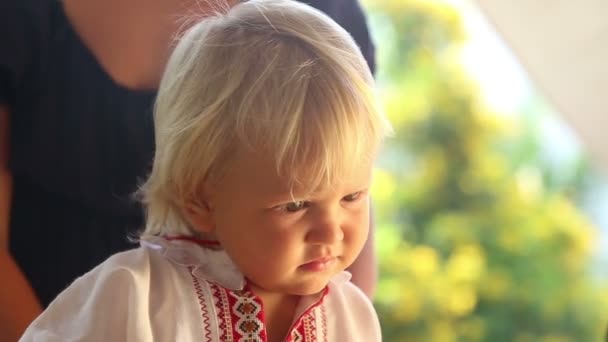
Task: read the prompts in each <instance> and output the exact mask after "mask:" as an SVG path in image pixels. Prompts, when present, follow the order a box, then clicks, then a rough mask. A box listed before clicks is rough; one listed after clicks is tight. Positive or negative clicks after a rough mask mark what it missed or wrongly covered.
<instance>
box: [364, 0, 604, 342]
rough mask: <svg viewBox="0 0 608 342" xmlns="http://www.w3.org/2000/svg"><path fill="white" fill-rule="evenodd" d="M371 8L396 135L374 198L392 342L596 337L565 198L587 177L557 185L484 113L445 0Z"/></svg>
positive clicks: (500, 120) (512, 131) (596, 302)
mask: <svg viewBox="0 0 608 342" xmlns="http://www.w3.org/2000/svg"><path fill="white" fill-rule="evenodd" d="M364 4H365V6H366V8H367V11H368V13H369V15H370V22H371V23H372V29H373V31H374V32H375V33H376V40H377V46H378V49H379V74H378V78H379V87H380V93H381V96H382V99H383V101H384V104H385V108H386V110H387V113H388V115H389V117H390V118H391V121H392V123H393V125H394V127H395V131H396V134H395V136H394V137H393V138H392V139H390V140H389V141H388V142H387V145H386V146H385V151H384V153H383V155H382V158H381V161H380V166H379V168H378V169H377V170H376V174H375V180H374V189H373V193H374V204H375V209H376V217H377V244H378V253H379V258H380V269H381V271H380V272H381V274H380V282H379V287H378V291H377V296H376V303H375V304H376V307H377V309H378V312H379V315H380V319H381V322H382V326H383V334H384V340H385V341H389V342H392V341H439V342H443V341H518V342H525V341H547V342H549V341H553V342H558V341H599V340H601V337H602V336H603V335H604V332H605V328H606V326H605V325H606V323H608V321H606V319H608V316H606V314H607V313H608V310H606V308H607V307H608V297H607V296H606V294H605V293H604V291H603V290H604V288H605V286H604V285H605V284H602V283H601V281H600V280H601V279H600V280H598V279H595V278H593V277H592V275H591V272H590V271H591V270H590V267H589V265H590V258H591V256H592V253H593V247H594V244H593V242H594V240H595V239H596V235H597V231H596V229H595V228H594V227H592V226H591V224H590V223H589V222H588V221H587V220H586V219H585V218H584V216H583V215H582V213H581V212H580V211H579V210H578V209H577V208H576V206H575V205H574V204H573V203H572V200H571V198H572V195H573V193H574V192H575V191H574V190H573V187H574V188H576V186H577V184H579V183H580V177H581V172H582V171H580V170H581V169H584V167H582V166H581V165H573V169H575V170H578V171H577V172H573V173H571V174H573V176H572V177H570V178H568V179H566V180H563V179H562V183H561V185H556V184H555V179H556V177H555V174H556V172H559V170H557V171H556V170H551V169H549V168H547V167H546V166H545V165H543V163H542V162H540V161H537V160H535V158H534V157H535V155H536V154H535V149H536V148H538V146H537V144H535V143H534V137H533V135H534V133H533V129H530V125H528V124H527V123H526V122H518V121H517V120H516V119H511V120H507V119H506V118H505V117H500V116H497V115H494V114H493V113H491V112H490V110H489V109H488V108H485V107H484V106H483V104H482V103H481V101H479V99H478V97H479V95H478V91H477V89H476V88H475V87H474V84H473V83H472V82H471V81H470V80H468V79H467V76H466V74H465V72H464V70H463V68H462V67H461V66H460V64H459V63H458V62H457V58H456V56H457V53H458V49H459V47H460V45H461V43H462V42H463V41H464V39H465V38H466V37H465V32H464V30H463V29H462V27H463V26H462V23H461V19H460V15H459V12H458V11H457V10H456V9H455V8H453V7H451V6H450V5H449V4H448V3H447V2H443V1H431V0H427V1H424V0H367V1H364ZM520 121H521V120H520ZM531 132H532V133H531ZM562 178H563V177H562Z"/></svg>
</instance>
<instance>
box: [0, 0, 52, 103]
mask: <svg viewBox="0 0 608 342" xmlns="http://www.w3.org/2000/svg"><path fill="white" fill-rule="evenodd" d="M38 2H40V3H41V4H40V7H39V8H34V6H32V4H30V1H22V0H5V1H0V105H8V106H11V105H13V104H14V102H15V101H16V98H17V96H18V94H17V93H18V91H19V89H20V88H21V87H23V86H24V85H25V82H26V81H25V79H26V77H27V74H28V69H31V66H32V64H33V61H34V57H35V56H36V51H35V46H36V44H37V43H40V38H41V35H40V27H41V25H40V24H41V23H40V16H39V15H40V12H41V11H44V8H43V7H45V6H43V5H42V3H44V2H45V1H37V2H36V3H38Z"/></svg>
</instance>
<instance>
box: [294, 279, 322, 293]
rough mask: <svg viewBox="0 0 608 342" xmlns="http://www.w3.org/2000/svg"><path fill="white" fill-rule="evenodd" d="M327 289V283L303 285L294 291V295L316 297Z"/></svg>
mask: <svg viewBox="0 0 608 342" xmlns="http://www.w3.org/2000/svg"><path fill="white" fill-rule="evenodd" d="M325 287H327V281H318V282H314V283H309V284H302V285H301V286H298V287H297V288H295V289H293V293H292V294H294V295H298V296H310V295H315V294H318V293H320V292H321V291H323V290H324V289H325Z"/></svg>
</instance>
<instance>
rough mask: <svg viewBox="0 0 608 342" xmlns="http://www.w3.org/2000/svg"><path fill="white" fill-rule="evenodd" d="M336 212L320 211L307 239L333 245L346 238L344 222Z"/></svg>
mask: <svg viewBox="0 0 608 342" xmlns="http://www.w3.org/2000/svg"><path fill="white" fill-rule="evenodd" d="M339 216H340V215H338V214H336V213H320V214H319V215H318V217H317V218H316V219H315V220H314V222H313V224H312V227H311V230H310V231H309V232H308V236H307V241H308V242H309V243H313V244H326V245H331V244H334V243H337V242H339V241H342V240H343V239H344V231H343V230H342V222H341V219H340V217H339Z"/></svg>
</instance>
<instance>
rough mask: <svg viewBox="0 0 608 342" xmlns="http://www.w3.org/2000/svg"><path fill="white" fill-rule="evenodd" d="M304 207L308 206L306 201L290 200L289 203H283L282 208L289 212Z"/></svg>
mask: <svg viewBox="0 0 608 342" xmlns="http://www.w3.org/2000/svg"><path fill="white" fill-rule="evenodd" d="M306 207H308V203H307V202H305V201H296V202H291V203H287V204H284V205H283V208H284V209H285V211H287V212H290V213H293V212H296V211H299V210H302V209H304V208H306Z"/></svg>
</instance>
